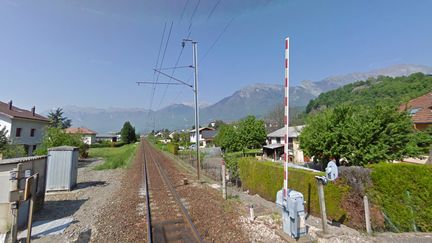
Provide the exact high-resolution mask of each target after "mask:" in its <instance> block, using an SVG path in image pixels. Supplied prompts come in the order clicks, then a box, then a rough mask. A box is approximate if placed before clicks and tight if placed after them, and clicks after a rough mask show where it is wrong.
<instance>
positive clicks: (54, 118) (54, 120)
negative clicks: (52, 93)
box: [48, 108, 72, 129]
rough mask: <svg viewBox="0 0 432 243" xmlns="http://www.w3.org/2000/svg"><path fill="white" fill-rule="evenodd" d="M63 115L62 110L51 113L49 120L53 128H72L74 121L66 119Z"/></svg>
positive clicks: (58, 109)
mask: <svg viewBox="0 0 432 243" xmlns="http://www.w3.org/2000/svg"><path fill="white" fill-rule="evenodd" d="M63 113H64V112H63V109H62V108H57V109H55V110H54V111H50V112H49V114H48V119H50V121H51V127H57V128H61V129H66V128H69V127H71V126H72V120H71V119H69V118H67V117H65V116H64V114H63Z"/></svg>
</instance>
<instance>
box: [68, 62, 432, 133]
mask: <svg viewBox="0 0 432 243" xmlns="http://www.w3.org/2000/svg"><path fill="white" fill-rule="evenodd" d="M416 72H422V73H428V74H430V73H432V67H429V66H423V65H408V64H404V65H394V66H390V67H386V68H382V69H376V70H372V71H369V72H355V73H349V74H344V75H337V76H331V77H327V78H325V79H323V80H320V81H317V82H313V81H308V80H305V81H302V82H301V84H300V85H299V86H293V87H290V106H292V107H305V106H306V105H307V104H308V103H309V101H310V100H311V99H314V98H316V97H317V96H318V95H319V94H320V93H323V92H326V91H329V90H333V89H336V88H339V87H341V86H343V85H345V84H349V83H352V82H355V81H358V80H366V79H368V78H371V77H378V76H391V77H397V76H407V75H409V74H412V73H416ZM283 96H284V87H283V86H282V85H278V84H252V85H249V86H246V87H244V88H242V89H240V90H238V91H236V92H234V93H233V94H232V95H230V96H228V97H225V98H223V99H222V100H220V101H218V102H216V103H215V104H212V105H208V106H205V107H201V108H200V124H201V125H207V124H208V123H209V122H210V121H213V120H216V119H220V120H224V121H235V120H238V119H241V118H243V117H246V116H247V115H255V116H257V117H263V116H264V115H266V114H267V113H268V112H269V111H271V110H273V109H274V107H275V106H276V105H277V104H280V103H282V102H283ZM63 110H64V114H65V116H67V117H69V118H71V119H72V122H73V125H74V126H85V127H88V128H90V129H93V130H95V131H97V132H100V133H106V132H112V131H118V130H119V129H120V128H121V126H122V125H123V123H124V122H125V121H130V122H131V123H132V124H133V125H135V127H136V130H137V131H149V130H152V129H160V128H168V129H170V130H173V129H188V128H191V127H192V125H193V124H194V109H193V107H191V106H189V105H185V104H174V105H170V106H167V107H164V108H162V109H160V110H156V111H153V110H146V109H141V108H107V109H100V108H91V107H76V106H66V107H63ZM101 121H103V122H101Z"/></svg>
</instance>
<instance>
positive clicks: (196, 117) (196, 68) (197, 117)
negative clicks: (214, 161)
mask: <svg viewBox="0 0 432 243" xmlns="http://www.w3.org/2000/svg"><path fill="white" fill-rule="evenodd" d="M184 41H191V42H192V49H193V63H194V64H193V65H194V93H195V138H196V157H197V177H198V181H199V180H200V170H201V161H200V153H199V147H200V141H199V106H198V47H197V42H196V41H192V40H188V39H185V40H184Z"/></svg>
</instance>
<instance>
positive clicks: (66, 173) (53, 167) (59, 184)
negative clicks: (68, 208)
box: [46, 146, 79, 191]
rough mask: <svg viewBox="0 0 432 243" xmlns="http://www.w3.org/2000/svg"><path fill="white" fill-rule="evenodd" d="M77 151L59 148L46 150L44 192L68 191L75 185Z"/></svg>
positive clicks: (73, 148) (65, 147)
mask: <svg viewBox="0 0 432 243" xmlns="http://www.w3.org/2000/svg"><path fill="white" fill-rule="evenodd" d="M78 157H79V149H78V148H77V147H71V146H61V147H55V148H49V149H48V161H47V178H46V191H64V190H66V191H70V190H72V189H73V188H74V187H75V186H76V184H77V177H78Z"/></svg>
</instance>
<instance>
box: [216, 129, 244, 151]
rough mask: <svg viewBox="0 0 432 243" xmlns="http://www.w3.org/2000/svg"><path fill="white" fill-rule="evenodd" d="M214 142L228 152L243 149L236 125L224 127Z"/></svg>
mask: <svg viewBox="0 0 432 243" xmlns="http://www.w3.org/2000/svg"><path fill="white" fill-rule="evenodd" d="M214 141H215V144H216V145H217V146H219V147H221V148H222V149H223V150H225V151H226V152H235V151H240V150H241V149H242V148H243V144H242V141H241V139H240V136H239V134H238V128H236V127H235V126H234V125H222V126H221V127H220V129H219V132H218V133H217V135H216V137H215V140H214Z"/></svg>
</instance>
